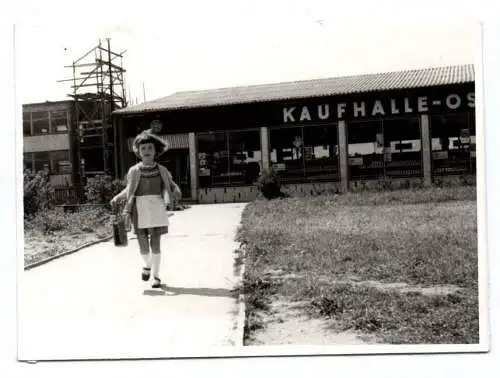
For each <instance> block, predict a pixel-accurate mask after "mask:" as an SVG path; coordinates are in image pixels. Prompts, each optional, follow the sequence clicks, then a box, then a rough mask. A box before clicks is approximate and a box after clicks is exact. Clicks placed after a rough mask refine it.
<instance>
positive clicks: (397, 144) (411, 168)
mask: <svg viewBox="0 0 500 378" xmlns="http://www.w3.org/2000/svg"><path fill="white" fill-rule="evenodd" d="M382 127H383V131H384V147H385V151H384V152H385V155H384V165H385V176H386V178H406V177H421V176H422V172H423V171H422V143H421V137H420V120H419V119H418V118H417V117H409V118H396V119H389V120H384V121H383V122H382Z"/></svg>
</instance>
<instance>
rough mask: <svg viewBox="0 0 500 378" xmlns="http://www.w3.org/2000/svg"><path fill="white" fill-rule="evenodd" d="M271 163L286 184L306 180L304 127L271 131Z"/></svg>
mask: <svg viewBox="0 0 500 378" xmlns="http://www.w3.org/2000/svg"><path fill="white" fill-rule="evenodd" d="M269 149H270V151H271V152H270V157H269V158H270V162H271V165H272V167H273V168H274V169H275V170H276V171H277V172H278V173H279V175H280V177H281V180H282V181H283V182H284V183H293V182H303V181H304V180H305V163H304V133H303V127H286V128H277V129H271V130H270V132H269Z"/></svg>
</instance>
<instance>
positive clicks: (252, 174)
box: [228, 130, 262, 185]
mask: <svg viewBox="0 0 500 378" xmlns="http://www.w3.org/2000/svg"><path fill="white" fill-rule="evenodd" d="M228 136H229V181H230V183H231V185H252V184H253V183H254V182H255V181H256V180H257V178H258V177H259V173H260V169H261V161H262V157H261V149H260V130H249V131H231V132H228Z"/></svg>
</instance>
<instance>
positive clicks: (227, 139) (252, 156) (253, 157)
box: [197, 130, 262, 188]
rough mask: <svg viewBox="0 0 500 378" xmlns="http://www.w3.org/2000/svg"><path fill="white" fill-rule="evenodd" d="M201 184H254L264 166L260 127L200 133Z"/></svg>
mask: <svg viewBox="0 0 500 378" xmlns="http://www.w3.org/2000/svg"><path fill="white" fill-rule="evenodd" d="M197 138H198V158H199V181H200V186H201V187H202V188H203V187H210V186H235V185H252V184H253V183H254V182H255V181H256V180H257V178H258V176H259V173H260V169H261V159H262V158H261V149H260V130H246V131H229V132H226V131H218V132H211V133H200V134H198V135H197Z"/></svg>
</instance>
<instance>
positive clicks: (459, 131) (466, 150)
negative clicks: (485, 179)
mask: <svg viewBox="0 0 500 378" xmlns="http://www.w3.org/2000/svg"><path fill="white" fill-rule="evenodd" d="M430 126H431V146H432V174H433V175H435V176H440V175H449V174H462V173H473V172H475V171H476V127H475V116H474V114H473V113H472V114H471V115H469V114H467V113H460V114H448V115H440V116H431V117H430Z"/></svg>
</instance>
